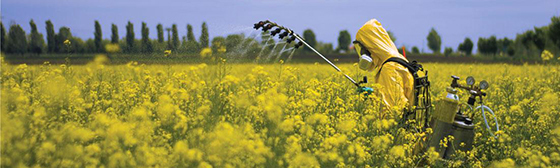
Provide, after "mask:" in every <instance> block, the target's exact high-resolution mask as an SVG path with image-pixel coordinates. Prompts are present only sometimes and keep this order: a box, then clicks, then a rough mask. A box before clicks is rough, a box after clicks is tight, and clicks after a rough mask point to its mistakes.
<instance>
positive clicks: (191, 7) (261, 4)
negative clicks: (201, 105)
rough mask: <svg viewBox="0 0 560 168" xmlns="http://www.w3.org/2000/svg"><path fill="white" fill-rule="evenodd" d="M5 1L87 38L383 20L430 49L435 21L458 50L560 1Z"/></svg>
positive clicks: (14, 10)
mask: <svg viewBox="0 0 560 168" xmlns="http://www.w3.org/2000/svg"><path fill="white" fill-rule="evenodd" d="M1 5H2V6H1V14H2V21H3V22H4V23H5V25H6V28H7V25H9V24H10V23H14V22H15V23H18V24H20V25H22V27H23V28H24V29H25V30H26V32H29V24H28V22H29V20H30V19H34V20H35V22H36V23H37V25H38V26H39V30H40V32H41V33H43V34H45V21H46V20H48V19H51V20H52V21H53V23H54V25H55V28H56V29H57V31H58V28H59V27H61V26H67V27H70V29H71V31H72V33H73V35H74V36H79V37H82V38H84V39H87V38H92V37H93V31H94V26H93V25H94V20H99V21H100V23H101V26H102V29H103V37H104V38H110V35H111V33H110V32H111V29H110V28H111V23H115V24H117V25H118V27H119V35H120V36H121V37H123V36H124V35H125V24H126V23H127V22H128V21H131V22H133V23H134V26H135V27H134V28H135V31H136V37H137V38H140V27H141V22H142V21H144V22H146V23H147V24H148V26H149V27H150V36H151V37H152V38H156V30H155V27H156V25H157V24H158V23H161V24H163V25H164V27H171V24H173V23H176V24H177V25H178V28H179V34H180V36H183V35H185V34H186V24H187V23H190V24H192V25H193V27H194V31H195V35H196V36H197V38H198V36H199V35H200V29H201V28H200V26H201V24H202V22H203V21H206V22H207V23H208V26H209V30H210V36H211V37H214V36H225V35H228V34H231V33H239V32H245V33H246V34H248V33H250V28H249V27H250V26H251V25H252V24H253V23H254V22H257V21H259V20H266V19H269V20H272V21H275V22H277V23H279V24H282V25H285V26H287V27H290V28H292V29H293V30H295V31H297V32H300V33H301V32H303V30H304V29H307V28H311V29H313V31H314V32H315V34H316V36H317V39H318V40H319V41H323V42H330V43H334V44H336V41H337V38H338V32H339V31H340V30H348V31H349V32H350V33H351V35H352V37H353V38H354V36H355V32H356V31H357V29H358V28H360V27H361V26H362V25H363V24H364V23H365V22H366V21H368V20H369V19H372V18H376V19H378V20H379V21H380V22H381V23H382V24H383V25H384V27H385V28H386V29H388V30H391V31H392V32H394V34H395V35H396V37H397V41H396V43H397V45H398V46H401V45H405V46H407V47H411V46H419V47H420V49H424V50H425V51H427V50H428V49H427V47H426V35H427V34H428V31H429V30H430V28H432V27H434V28H435V29H436V30H437V31H438V32H439V34H440V35H441V37H442V48H443V47H453V48H454V49H456V48H457V46H458V44H459V43H461V42H462V41H463V40H464V38H465V37H470V38H471V39H473V40H474V41H475V43H476V41H477V39H478V37H488V36H490V35H496V36H497V37H499V38H501V37H510V38H513V37H515V35H516V34H517V33H522V32H524V31H526V30H529V29H532V28H533V27H535V26H544V25H547V24H548V23H550V18H551V17H552V16H558V15H560V1H559V0H533V1H528V0H422V1H421V0H378V1H372V0H205V1H192V0H49V1H45V0H2V2H1Z"/></svg>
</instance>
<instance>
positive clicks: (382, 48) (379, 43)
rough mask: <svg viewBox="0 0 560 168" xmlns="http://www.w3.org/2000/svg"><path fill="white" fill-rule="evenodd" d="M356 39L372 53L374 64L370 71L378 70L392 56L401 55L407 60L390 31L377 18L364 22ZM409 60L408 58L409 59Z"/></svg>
mask: <svg viewBox="0 0 560 168" xmlns="http://www.w3.org/2000/svg"><path fill="white" fill-rule="evenodd" d="M356 40H357V41H359V42H360V43H362V44H363V45H364V47H365V48H366V49H367V50H368V51H369V52H370V53H371V57H372V60H373V61H372V63H373V66H371V68H370V69H369V71H373V70H376V71H377V70H378V69H379V68H380V66H381V64H383V62H385V60H387V59H389V58H391V57H400V58H403V59H405V60H406V58H404V57H403V56H402V55H401V54H400V53H399V51H398V49H397V47H396V46H395V44H394V43H393V41H392V40H391V38H390V37H389V33H387V31H385V29H384V28H383V26H381V23H379V21H377V20H376V19H372V20H370V21H368V22H366V24H364V25H363V26H362V27H361V28H360V30H358V33H356ZM407 61H408V60H407Z"/></svg>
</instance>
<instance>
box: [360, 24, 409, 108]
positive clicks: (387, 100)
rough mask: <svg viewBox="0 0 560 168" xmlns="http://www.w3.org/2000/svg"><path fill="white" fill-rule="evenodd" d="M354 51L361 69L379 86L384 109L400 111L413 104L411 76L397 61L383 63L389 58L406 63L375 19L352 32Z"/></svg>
mask: <svg viewBox="0 0 560 168" xmlns="http://www.w3.org/2000/svg"><path fill="white" fill-rule="evenodd" d="M354 48H355V49H356V52H357V53H358V54H359V55H360V62H359V66H360V68H361V69H362V70H367V71H370V72H373V73H374V82H375V83H378V84H380V85H381V87H382V88H380V90H378V91H379V96H380V98H381V100H382V101H383V104H384V105H385V109H395V108H397V107H398V109H399V110H398V111H399V112H402V111H401V110H402V108H403V107H411V106H412V105H414V101H415V100H414V77H413V76H412V74H411V73H410V72H409V70H408V69H407V68H406V67H404V66H403V65H401V64H399V63H397V62H385V61H387V60H388V59H389V58H391V57H397V58H401V59H403V60H405V61H406V62H408V60H407V59H406V58H405V57H403V56H402V55H401V54H400V53H399V52H398V50H397V47H396V46H395V44H394V43H393V41H392V40H391V38H390V37H389V34H388V33H387V31H385V29H384V28H383V26H381V23H379V21H377V20H376V19H372V20H370V21H368V22H366V23H365V24H364V25H363V26H362V27H361V28H360V29H359V30H358V33H356V41H354Z"/></svg>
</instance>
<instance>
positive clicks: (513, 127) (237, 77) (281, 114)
mask: <svg viewBox="0 0 560 168" xmlns="http://www.w3.org/2000/svg"><path fill="white" fill-rule="evenodd" d="M424 68H425V69H427V70H428V71H429V74H428V75H429V78H430V81H431V84H432V86H431V91H432V98H433V102H437V101H438V100H440V99H442V98H443V97H444V92H445V88H446V87H447V86H448V85H449V84H450V82H451V77H450V76H451V75H457V76H459V77H462V80H461V82H462V83H463V84H464V80H463V79H465V78H466V77H467V76H473V77H475V79H476V80H477V81H481V80H483V79H484V80H487V81H488V82H489V83H490V88H489V89H487V90H486V91H487V93H488V96H487V97H486V98H485V104H486V105H487V106H489V107H490V108H492V109H493V110H494V112H495V114H496V117H497V118H498V121H499V123H500V131H498V132H496V134H497V135H498V138H494V137H492V136H491V135H490V134H489V132H488V131H487V129H486V127H485V125H484V122H482V121H483V119H482V116H481V114H479V113H475V114H474V123H475V125H476V127H475V132H476V136H475V140H474V149H473V150H472V151H470V152H459V153H457V155H456V158H455V159H453V160H440V159H437V153H435V152H434V151H433V148H432V149H430V150H428V151H427V152H424V153H421V154H414V152H413V146H414V143H415V142H416V141H418V140H419V139H422V138H425V137H426V136H427V135H429V134H430V132H429V131H427V132H409V131H405V130H404V129H402V128H400V127H399V126H398V121H399V118H398V117H399V115H398V114H395V113H390V112H382V111H381V109H380V101H379V99H378V98H376V97H375V96H371V97H370V98H367V99H365V98H364V97H363V96H361V95H359V94H357V93H356V88H355V87H354V86H353V85H352V84H351V83H350V82H348V81H346V79H345V78H343V77H342V76H341V75H340V74H338V73H335V70H334V69H332V68H331V67H330V66H329V65H326V64H323V63H315V64H283V63H275V64H266V65H257V64H230V63H226V62H221V63H216V64H190V65H139V64H137V63H134V62H132V63H129V64H127V65H103V64H98V63H91V64H88V65H50V64H48V63H47V64H44V65H7V64H2V72H1V73H2V75H1V79H0V81H1V86H2V88H1V144H2V145H1V165H2V167H414V166H435V167H488V166H492V167H513V166H527V167H549V166H553V167H554V166H559V165H560V123H559V122H558V118H559V117H560V103H559V97H560V68H559V66H557V65H506V64H489V65H483V64H437V63H431V64H424ZM341 69H343V71H344V72H347V73H349V74H350V76H352V77H353V78H355V79H361V77H362V76H363V75H368V76H369V77H370V80H371V79H373V78H372V74H368V73H366V72H364V71H360V70H359V69H358V68H357V65H353V64H342V65H341ZM369 86H372V87H374V89H382V88H379V86H376V85H374V84H369ZM460 96H461V100H462V101H464V102H466V99H467V94H466V93H462V94H460ZM488 115H489V114H488ZM488 117H489V118H491V116H488ZM490 121H491V122H490V123H493V122H492V120H490ZM491 126H494V125H493V124H491ZM422 160H423V161H422Z"/></svg>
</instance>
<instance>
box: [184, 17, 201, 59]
mask: <svg viewBox="0 0 560 168" xmlns="http://www.w3.org/2000/svg"><path fill="white" fill-rule="evenodd" d="M185 48H186V51H187V53H191V54H192V53H197V52H198V50H199V45H198V42H197V41H196V37H195V36H194V33H193V27H192V25H190V24H187V44H186V46H185Z"/></svg>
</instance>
